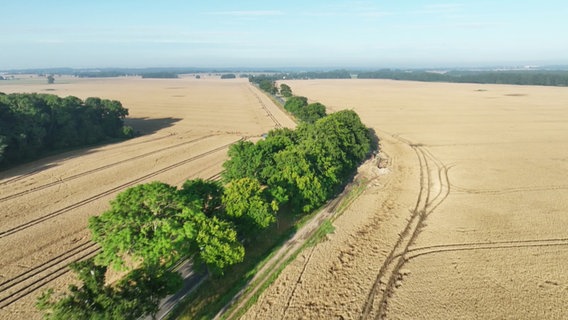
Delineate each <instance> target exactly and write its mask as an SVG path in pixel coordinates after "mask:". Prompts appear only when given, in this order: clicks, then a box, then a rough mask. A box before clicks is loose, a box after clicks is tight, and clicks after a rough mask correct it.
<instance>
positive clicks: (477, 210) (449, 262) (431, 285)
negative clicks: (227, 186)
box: [245, 80, 568, 319]
mask: <svg viewBox="0 0 568 320" xmlns="http://www.w3.org/2000/svg"><path fill="white" fill-rule="evenodd" d="M285 83H286V84H288V85H290V86H291V87H292V90H293V92H294V94H296V95H303V96H306V97H308V98H309V99H310V100H313V101H319V102H322V103H323V104H325V105H326V106H327V107H328V109H331V111H334V110H339V109H343V108H352V109H354V110H355V111H356V112H357V113H359V115H360V116H361V118H362V120H363V121H364V122H365V123H366V124H367V125H369V126H370V127H372V128H374V129H375V130H376V132H377V135H378V136H379V137H380V138H381V146H382V150H383V152H384V154H383V155H382V156H383V157H385V158H388V161H387V162H388V163H389V165H388V168H387V169H386V170H383V171H387V172H388V173H386V174H383V175H381V176H379V177H378V178H377V179H376V180H374V181H373V182H372V183H371V184H370V185H369V187H368V188H367V190H366V191H365V192H364V193H363V194H362V195H361V196H360V197H359V198H358V199H357V200H356V201H355V202H354V203H353V204H352V205H351V206H350V207H349V208H348V209H347V210H346V211H345V212H344V213H343V214H342V215H341V216H340V217H339V218H338V219H337V220H335V222H334V226H335V227H336V229H335V232H334V233H333V234H330V235H328V239H327V240H326V241H324V242H322V243H320V244H318V245H317V246H315V247H313V248H308V249H307V250H305V251H304V252H303V254H301V255H300V256H299V257H298V259H296V261H294V262H292V263H291V264H290V265H289V266H288V267H287V268H286V269H285V270H284V271H283V272H282V274H281V275H280V276H279V278H278V279H277V280H276V281H275V283H274V284H273V285H272V286H271V287H270V288H268V289H267V290H266V291H265V292H264V294H263V295H262V296H261V297H260V298H259V300H258V302H257V304H256V305H254V306H253V307H252V308H251V309H250V310H249V312H248V313H247V314H246V315H245V318H247V319H274V318H278V319H338V318H339V319H373V318H388V319H565V318H566V314H568V306H567V304H566V301H568V267H566V263H565V262H566V261H567V260H568V229H567V228H566V225H567V223H568V215H567V213H568V182H567V181H566V172H568V148H566V141H568V107H567V102H568V88H555V87H536V86H511V85H482V84H444V83H420V82H403V81H389V80H309V81H286V82H285ZM383 173H384V172H383Z"/></svg>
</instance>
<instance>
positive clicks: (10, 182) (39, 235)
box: [0, 78, 294, 319]
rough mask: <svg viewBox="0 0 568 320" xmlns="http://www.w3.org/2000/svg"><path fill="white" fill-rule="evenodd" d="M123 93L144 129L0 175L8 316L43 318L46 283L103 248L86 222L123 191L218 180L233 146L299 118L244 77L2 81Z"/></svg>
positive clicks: (2, 298)
mask: <svg viewBox="0 0 568 320" xmlns="http://www.w3.org/2000/svg"><path fill="white" fill-rule="evenodd" d="M48 87H49V88H50V89H55V90H56V91H55V93H57V94H58V95H61V96H67V95H74V96H78V97H80V98H83V99H85V98H87V97H90V96H94V97H101V98H106V99H116V100H119V101H121V102H122V103H123V105H124V106H125V107H126V108H128V109H129V111H130V118H129V119H128V120H127V122H128V123H129V124H131V125H132V126H134V127H135V129H136V130H140V131H141V132H142V133H145V135H143V136H141V137H138V138H135V139H132V140H128V141H124V142H121V143H115V144H109V145H104V146H99V147H92V148H85V149H81V150H77V151H72V152H67V153H64V154H61V155H57V156H53V157H49V158H46V159H42V160H40V161H36V162H33V163H28V164H25V165H22V166H19V167H16V168H13V169H11V170H8V171H4V172H1V173H0V256H2V259H1V261H0V318H1V319H39V318H40V314H39V313H38V312H37V311H36V310H35V307H34V303H35V299H36V297H37V296H38V295H39V294H40V292H41V291H43V290H45V289H47V288H56V289H62V288H66V287H67V285H68V284H69V283H71V282H72V281H73V276H72V275H71V273H69V272H68V268H67V265H68V264H69V263H71V262H73V261H77V260H80V259H84V258H86V257H89V256H92V255H94V254H96V253H97V251H98V248H97V246H96V245H94V244H93V243H91V242H90V234H89V232H88V230H87V229H86V226H87V221H88V218H89V217H90V216H93V215H97V214H100V213H102V212H103V211H104V210H106V209H107V208H108V203H109V201H110V200H111V199H113V198H114V197H115V196H116V194H117V193H119V192H121V191H123V190H125V189H126V188H128V187H130V186H134V185H136V184H140V183H145V182H150V181H155V180H159V181H163V182H166V183H169V184H172V185H177V186H180V185H181V184H183V182H184V181H185V180H187V179H191V178H197V177H200V178H212V179H215V178H218V176H219V173H220V172H221V170H222V163H223V162H224V161H225V160H226V154H227V149H228V147H229V145H230V144H232V143H234V142H236V141H239V140H241V139H249V138H252V139H255V137H258V136H260V135H261V134H263V133H265V132H267V131H268V130H270V129H272V128H275V127H280V126H286V127H293V126H294V123H293V122H292V121H291V120H290V119H289V118H288V117H287V116H286V115H285V114H284V113H283V112H282V111H281V110H280V109H278V108H277V107H276V106H275V105H274V104H273V103H272V102H271V101H270V99H268V98H266V97H265V96H264V95H262V94H261V93H260V92H259V91H258V89H256V88H254V87H252V86H251V85H250V84H248V83H247V81H246V79H245V80H243V79H236V80H219V79H200V80H197V79H190V78H182V79H172V80H170V79H168V80H164V79H160V80H153V79H139V78H116V79H68V80H67V83H61V84H55V85H51V86H48V85H47V84H38V83H34V82H30V83H26V84H21V85H15V84H10V85H6V86H1V87H0V92H5V93H10V92H42V91H45V89H46V88H48Z"/></svg>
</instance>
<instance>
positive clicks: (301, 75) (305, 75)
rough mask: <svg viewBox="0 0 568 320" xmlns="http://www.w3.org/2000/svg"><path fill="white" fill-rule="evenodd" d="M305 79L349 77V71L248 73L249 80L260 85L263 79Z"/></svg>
mask: <svg viewBox="0 0 568 320" xmlns="http://www.w3.org/2000/svg"><path fill="white" fill-rule="evenodd" d="M296 79H299V80H306V79H351V73H350V72H349V71H347V70H333V71H321V72H315V71H310V72H288V73H272V74H258V75H250V76H249V81H250V82H252V83H256V84H258V85H260V83H261V82H262V81H263V80H268V81H272V82H274V81H276V80H296Z"/></svg>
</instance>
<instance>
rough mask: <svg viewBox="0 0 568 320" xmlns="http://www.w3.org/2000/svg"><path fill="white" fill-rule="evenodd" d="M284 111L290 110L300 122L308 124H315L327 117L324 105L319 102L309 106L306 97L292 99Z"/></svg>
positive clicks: (288, 101)
mask: <svg viewBox="0 0 568 320" xmlns="http://www.w3.org/2000/svg"><path fill="white" fill-rule="evenodd" d="M284 109H286V110H288V112H290V113H291V114H292V115H294V117H296V118H297V119H298V120H300V121H303V122H307V123H314V122H316V121H317V120H318V119H321V118H323V117H325V115H326V111H325V106H324V105H323V104H321V103H319V102H315V103H310V104H308V99H307V98H306V97H299V96H293V97H290V98H289V99H288V100H287V101H286V103H285V104H284Z"/></svg>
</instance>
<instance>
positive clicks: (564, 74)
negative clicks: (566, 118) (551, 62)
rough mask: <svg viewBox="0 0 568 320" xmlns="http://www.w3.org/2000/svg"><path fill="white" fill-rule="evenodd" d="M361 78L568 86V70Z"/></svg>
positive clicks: (393, 73)
mask: <svg viewBox="0 0 568 320" xmlns="http://www.w3.org/2000/svg"><path fill="white" fill-rule="evenodd" d="M357 78H359V79H392V80H409V81H424V82H451V83H485V84H515V85H539V86H568V71H546V70H530V71H529V70H526V71H449V72H446V73H438V72H428V71H406V70H391V69H385V70H378V71H369V72H359V73H358V75H357Z"/></svg>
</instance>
